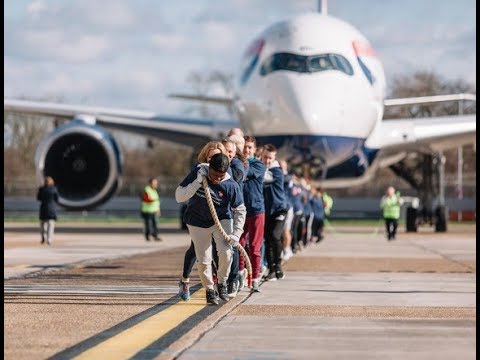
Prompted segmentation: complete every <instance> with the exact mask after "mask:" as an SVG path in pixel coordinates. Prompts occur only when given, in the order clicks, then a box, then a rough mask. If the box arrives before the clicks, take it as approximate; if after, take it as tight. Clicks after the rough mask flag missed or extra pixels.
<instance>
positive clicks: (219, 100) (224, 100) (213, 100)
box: [168, 94, 235, 106]
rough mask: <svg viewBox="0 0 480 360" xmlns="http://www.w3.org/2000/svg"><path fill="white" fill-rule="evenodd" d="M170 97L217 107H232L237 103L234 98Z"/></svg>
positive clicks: (177, 95)
mask: <svg viewBox="0 0 480 360" xmlns="http://www.w3.org/2000/svg"><path fill="white" fill-rule="evenodd" d="M168 97H171V98H177V99H183V100H196V101H204V102H210V103H213V104H217V105H225V106H231V105H233V103H234V102H235V99H234V98H232V97H226V96H204V95H190V94H170V95H168Z"/></svg>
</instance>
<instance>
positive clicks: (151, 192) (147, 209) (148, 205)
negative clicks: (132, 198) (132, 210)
mask: <svg viewBox="0 0 480 360" xmlns="http://www.w3.org/2000/svg"><path fill="white" fill-rule="evenodd" d="M144 191H145V192H146V193H147V195H148V197H149V198H150V199H151V200H153V201H152V202H146V201H143V195H142V212H144V213H155V212H157V211H158V210H160V198H159V197H158V192H157V190H155V189H154V188H152V187H151V186H150V185H147V186H145V189H144Z"/></svg>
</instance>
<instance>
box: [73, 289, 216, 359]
mask: <svg viewBox="0 0 480 360" xmlns="http://www.w3.org/2000/svg"><path fill="white" fill-rule="evenodd" d="M206 306H207V304H206V302H205V289H204V288H201V289H200V290H198V291H196V292H194V293H193V294H192V296H191V298H190V300H189V301H181V302H178V303H176V304H174V305H172V306H170V307H168V308H166V309H165V310H162V311H160V312H159V313H157V314H155V315H153V316H151V317H149V318H148V319H145V320H144V321H142V322H140V323H138V324H136V325H135V326H132V327H131V328H128V329H126V330H125V331H122V332H121V333H119V334H117V335H115V336H113V337H111V338H109V339H107V340H105V341H104V342H101V343H100V344H98V345H96V346H94V347H92V348H90V349H88V350H86V351H85V352H83V353H81V354H80V355H78V356H76V357H74V358H73V359H76V360H97V359H98V360H120V359H129V358H131V357H132V356H133V355H135V354H136V353H137V352H139V351H140V350H142V349H144V348H146V347H147V346H148V345H150V344H152V343H153V342H155V341H156V340H158V339H159V338H160V337H162V336H163V335H165V334H166V333H168V332H169V331H170V330H172V329H174V328H175V327H177V326H178V325H179V324H180V323H181V322H183V321H185V320H186V319H187V318H189V317H190V316H192V315H194V314H196V313H197V312H199V311H200V310H202V309H203V308H205V307H206Z"/></svg>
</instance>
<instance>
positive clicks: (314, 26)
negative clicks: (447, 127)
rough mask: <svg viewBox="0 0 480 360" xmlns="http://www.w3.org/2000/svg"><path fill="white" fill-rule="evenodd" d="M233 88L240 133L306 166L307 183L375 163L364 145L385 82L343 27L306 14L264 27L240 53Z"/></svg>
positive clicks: (366, 50)
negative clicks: (351, 165) (240, 64)
mask: <svg viewBox="0 0 480 360" xmlns="http://www.w3.org/2000/svg"><path fill="white" fill-rule="evenodd" d="M236 83H237V84H238V90H237V93H238V99H239V101H238V102H237V103H236V105H237V106H236V109H237V112H238V116H239V119H240V122H241V124H242V127H243V128H244V129H245V130H246V131H247V132H248V133H251V134H254V135H255V137H256V138H257V140H258V142H259V143H261V144H265V143H267V142H270V143H273V144H274V145H276V146H277V148H278V149H279V155H280V156H281V157H287V160H288V161H289V162H290V163H291V164H292V167H294V168H295V167H297V168H298V167H300V166H301V167H303V168H305V165H308V169H309V170H308V171H309V174H308V175H309V176H310V177H311V178H312V179H317V180H320V179H324V180H326V179H328V178H333V177H335V178H338V177H346V178H348V177H357V176H360V175H362V174H363V172H364V171H365V169H366V168H367V167H368V165H369V164H370V163H371V161H372V160H373V158H374V157H375V153H376V149H365V148H364V143H365V140H366V139H367V138H368V136H369V134H370V133H371V132H372V130H373V129H374V127H375V125H376V123H377V122H379V121H381V119H382V116H383V100H384V94H385V75H384V71H383V67H382V64H381V63H380V61H379V60H378V58H377V57H376V56H375V54H374V52H373V50H372V48H371V47H370V44H369V42H368V41H367V39H366V38H365V37H364V36H363V35H362V34H361V33H360V32H359V31H358V30H356V29H355V28H354V27H352V26H351V25H349V24H347V23H346V22H344V21H341V20H339V19H336V18H334V17H331V16H327V15H322V14H318V13H311V14H307V15H301V16H298V17H295V18H292V19H291V20H288V21H282V22H278V23H276V24H274V25H272V26H270V27H269V28H267V29H266V30H265V31H264V32H263V33H261V34H260V35H259V36H258V37H257V38H256V39H255V40H254V41H253V42H252V44H251V45H250V46H249V47H248V49H247V50H246V52H245V55H244V58H243V64H242V69H241V71H240V76H239V78H238V79H237V81H236ZM352 160H353V162H354V163H359V165H358V164H357V165H358V169H353V170H352V171H349V170H348V167H349V166H350V165H349V164H348V163H349V161H352ZM342 167H345V169H343V170H342ZM339 171H340V172H339Z"/></svg>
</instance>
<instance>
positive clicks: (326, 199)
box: [318, 187, 333, 217]
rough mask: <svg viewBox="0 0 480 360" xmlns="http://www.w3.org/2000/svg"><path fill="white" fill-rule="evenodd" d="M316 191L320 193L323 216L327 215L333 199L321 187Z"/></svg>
mask: <svg viewBox="0 0 480 360" xmlns="http://www.w3.org/2000/svg"><path fill="white" fill-rule="evenodd" d="M318 191H320V192H321V193H322V200H323V205H324V207H325V217H329V216H330V211H331V210H332V206H333V199H332V197H331V196H330V195H328V194H327V193H326V192H325V191H324V190H323V189H322V188H321V187H320V188H319V190H318Z"/></svg>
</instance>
